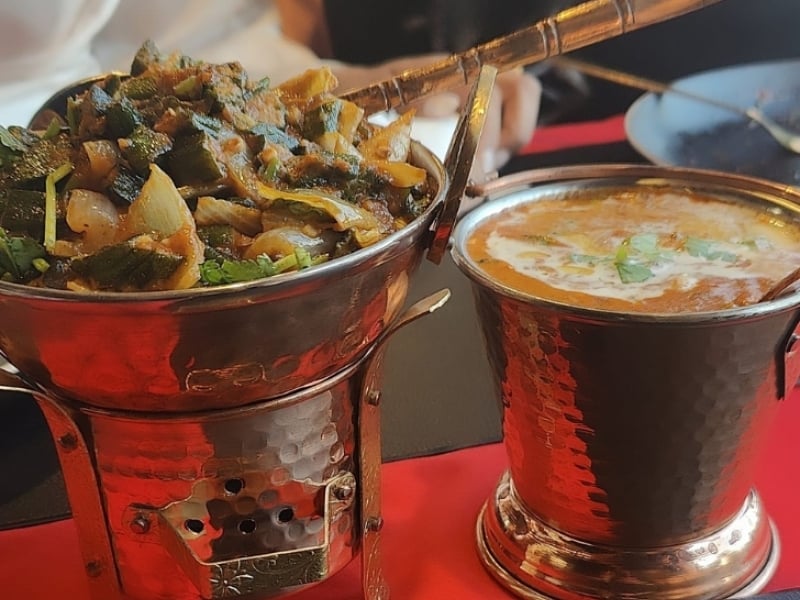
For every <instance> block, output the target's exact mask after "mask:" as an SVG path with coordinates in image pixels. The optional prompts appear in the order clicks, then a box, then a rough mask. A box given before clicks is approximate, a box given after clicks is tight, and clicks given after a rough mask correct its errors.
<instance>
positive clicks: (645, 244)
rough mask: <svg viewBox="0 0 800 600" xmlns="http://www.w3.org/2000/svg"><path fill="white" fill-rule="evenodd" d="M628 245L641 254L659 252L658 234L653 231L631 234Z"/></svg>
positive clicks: (655, 253)
mask: <svg viewBox="0 0 800 600" xmlns="http://www.w3.org/2000/svg"><path fill="white" fill-rule="evenodd" d="M628 245H630V247H631V248H633V249H634V250H636V251H637V252H640V253H641V254H646V255H657V254H659V249H658V236H657V235H656V234H655V233H639V234H636V235H634V236H631V238H630V239H629V241H628Z"/></svg>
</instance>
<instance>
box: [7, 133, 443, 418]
mask: <svg viewBox="0 0 800 600" xmlns="http://www.w3.org/2000/svg"><path fill="white" fill-rule="evenodd" d="M412 153H413V155H412V159H413V161H414V162H415V163H416V164H417V165H418V166H421V167H423V168H425V169H426V170H427V171H428V173H429V174H430V178H431V181H432V184H433V188H434V190H435V198H434V201H433V202H432V204H431V206H430V207H429V208H428V209H427V211H426V212H425V214H424V215H423V216H421V217H420V218H418V219H417V220H415V221H414V222H412V223H411V224H409V225H408V226H407V227H405V228H404V229H403V230H401V231H398V232H396V233H394V234H393V235H391V236H389V237H388V238H386V239H384V240H382V241H381V242H379V243H377V244H375V245H373V246H370V247H368V248H366V249H363V250H361V251H359V252H355V253H353V254H350V255H348V256H345V257H342V258H339V259H337V260H335V261H331V262H329V263H326V264H322V265H319V266H317V267H315V268H314V269H309V270H305V271H300V272H297V273H293V274H287V275H285V276H281V277H276V278H271V279H262V280H258V281H254V282H248V283H242V284H232V285H226V286H220V287H217V288H204V289H195V290H181V291H173V292H147V293H130V294H118V293H100V292H98V293H88V294H75V293H74V292H68V291H60V290H48V289H35V288H31V287H26V286H20V285H15V284H9V283H4V282H0V351H2V353H3V354H4V355H5V356H6V357H7V358H8V360H9V362H11V363H12V364H13V365H14V366H15V367H16V368H17V369H19V370H20V372H21V373H22V375H23V376H24V377H25V378H26V379H27V380H28V381H29V382H32V384H33V385H35V386H36V387H37V388H39V389H43V390H46V391H47V392H48V393H51V394H55V395H57V396H63V397H66V398H73V399H79V400H80V402H85V403H87V404H90V405H92V406H96V407H103V408H112V409H125V410H135V411H151V412H160V411H166V412H180V411H196V410H205V409H211V408H214V409H219V408H225V407H234V406H244V405H245V404H248V403H251V402H257V401H260V400H264V399H267V398H276V397H279V396H281V395H283V394H286V393H288V392H290V391H294V390H296V389H298V388H300V387H303V386H307V385H310V384H312V383H314V382H316V381H321V380H322V379H325V378H326V377H328V376H330V375H332V374H334V373H336V372H338V371H340V370H341V369H342V368H344V367H345V366H347V365H348V364H350V363H352V362H353V361H354V360H355V359H356V358H357V357H358V356H359V355H360V354H363V353H364V351H365V350H366V349H367V348H368V347H369V346H370V345H371V344H372V343H373V342H374V341H375V339H377V337H378V336H379V335H380V334H381V332H382V331H383V330H384V329H385V328H386V327H387V325H388V324H389V323H391V322H392V320H394V319H395V318H396V317H397V315H398V314H399V313H400V310H401V309H402V307H403V303H404V302H405V299H406V294H407V291H408V282H409V277H410V276H411V274H412V272H413V271H414V270H415V269H416V268H417V266H418V265H419V263H420V261H421V259H422V256H423V254H424V252H425V251H426V249H427V246H428V243H429V241H430V237H429V236H430V235H431V231H430V228H431V224H432V222H433V220H434V218H435V216H436V214H437V211H438V210H439V209H440V206H441V201H442V197H443V195H444V193H445V191H446V185H447V183H446V182H447V177H446V175H445V173H444V171H443V167H442V164H441V163H440V161H438V160H437V159H436V158H435V157H434V156H433V155H432V154H431V153H430V151H428V150H427V149H425V148H423V147H422V146H421V145H419V144H414V146H413V150H412Z"/></svg>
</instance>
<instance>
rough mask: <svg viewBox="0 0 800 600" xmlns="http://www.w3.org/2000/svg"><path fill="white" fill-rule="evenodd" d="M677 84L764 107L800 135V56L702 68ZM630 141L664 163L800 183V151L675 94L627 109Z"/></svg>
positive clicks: (650, 97) (744, 105)
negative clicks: (799, 152) (699, 71)
mask: <svg viewBox="0 0 800 600" xmlns="http://www.w3.org/2000/svg"><path fill="white" fill-rule="evenodd" d="M674 85H675V87H678V88H682V89H685V90H688V91H692V92H695V93H697V94H701V95H704V96H709V97H712V98H715V99H718V100H722V101H724V102H727V103H728V104H735V105H737V106H740V107H742V108H747V107H748V106H751V105H753V104H757V105H758V106H760V107H761V108H762V110H763V111H764V112H765V113H767V114H768V115H769V116H771V117H772V118H773V119H775V120H776V121H778V122H780V123H782V124H784V125H787V126H789V127H792V128H793V129H795V130H796V131H798V132H800V60H785V61H777V62H766V63H754V64H749V65H741V66H735V67H727V68H723V69H716V70H713V71H706V72H703V73H698V74H696V75H692V76H690V77H686V78H684V79H680V80H678V81H676V82H674ZM625 131H626V133H627V136H628V140H629V141H630V143H631V145H632V146H633V147H634V148H636V150H637V151H638V152H640V153H641V154H642V155H643V156H644V157H645V158H647V159H648V160H650V161H652V162H654V163H656V164H660V165H675V166H685V167H696V168H703V169H717V170H721V171H730V172H736V173H742V174H747V175H755V176H757V177H763V178H766V179H771V180H774V181H779V182H782V183H788V184H791V185H800V155H798V154H794V153H791V152H789V151H788V150H785V149H784V148H782V147H781V146H779V145H778V144H777V142H775V141H774V140H773V139H772V138H771V137H770V136H769V134H767V133H766V132H765V131H764V130H762V129H761V127H759V126H758V125H756V124H754V123H751V122H750V121H748V120H747V119H746V118H745V117H744V116H740V115H737V114H736V113H733V112H730V111H726V110H723V109H720V108H717V107H715V106H711V105H707V104H702V103H699V102H696V101H694V100H690V99H687V98H684V97H681V96H677V95H675V94H665V95H663V96H662V95H658V94H645V95H644V96H641V97H640V98H639V99H638V100H636V102H634V103H633V104H632V105H631V107H630V108H629V109H628V112H627V115H626V118H625Z"/></svg>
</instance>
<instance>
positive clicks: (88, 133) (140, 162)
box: [0, 42, 431, 292]
mask: <svg viewBox="0 0 800 600" xmlns="http://www.w3.org/2000/svg"><path fill="white" fill-rule="evenodd" d="M336 85H337V81H336V78H335V76H334V75H333V74H332V73H331V72H330V71H329V70H328V69H325V68H323V69H318V70H310V71H307V72H306V73H303V74H301V75H299V76H297V77H296V78H294V79H292V80H289V81H286V82H284V83H282V84H281V85H277V86H272V85H270V82H269V81H268V80H258V81H256V80H250V79H248V76H247V73H246V72H245V71H244V70H243V68H242V67H241V66H240V65H239V64H238V63H229V64H221V65H214V64H207V63H204V62H201V61H196V60H192V59H190V58H188V57H186V56H183V55H181V54H179V53H173V54H169V55H166V54H162V53H160V52H159V50H158V49H157V48H156V47H155V46H154V45H153V44H152V43H150V42H147V43H145V44H144V45H143V46H142V48H141V49H140V50H139V51H138V53H137V54H136V56H135V58H134V60H133V64H132V66H131V72H130V76H129V77H127V76H126V77H119V76H115V75H112V76H109V77H107V78H106V79H105V80H104V81H102V82H101V83H98V84H96V85H93V86H92V87H91V88H90V89H88V90H87V91H86V92H85V93H83V94H81V95H79V96H76V97H74V98H72V99H70V100H69V102H68V106H67V114H66V119H63V120H62V119H54V120H53V121H52V122H51V123H50V125H49V127H47V128H46V129H45V130H44V131H32V130H29V129H27V128H24V127H18V126H10V127H7V128H5V127H3V128H0V273H2V277H3V279H4V280H7V281H12V282H17V283H24V284H29V285H34V286H43V287H52V288H60V289H71V290H75V291H84V290H86V291H90V290H110V291H122V292H124V291H139V290H170V289H185V288H192V287H196V286H214V285H220V284H226V283H235V282H239V281H247V280H252V279H257V278H261V277H268V276H273V275H276V274H280V273H284V272H287V271H295V270H298V269H304V268H309V267H313V266H314V265H317V264H319V263H322V262H325V261H329V260H335V259H336V258H337V257H340V256H342V255H345V254H349V253H351V252H354V251H357V250H359V249H361V248H364V247H366V246H369V245H371V244H374V243H376V242H378V241H379V240H381V239H383V238H385V237H386V236H388V235H390V234H391V233H392V232H395V231H397V230H399V229H400V228H402V227H404V226H405V225H406V224H408V223H409V222H410V221H412V220H413V219H415V218H417V217H418V216H419V215H420V214H421V213H422V212H424V211H425V209H426V208H427V207H428V206H429V204H430V202H431V192H430V189H429V186H430V184H429V181H428V174H427V172H426V171H425V170H423V169H420V168H418V167H416V166H414V165H412V164H410V163H409V162H408V160H409V152H410V147H411V139H410V131H411V118H412V115H411V113H406V114H405V115H403V116H401V117H400V118H398V119H397V120H396V121H395V122H393V123H392V124H390V125H388V126H386V127H383V128H379V127H376V126H374V125H372V124H371V123H369V122H368V121H367V120H366V119H365V118H364V112H363V110H362V109H361V108H359V107H358V106H356V105H355V104H353V103H350V102H347V101H345V100H343V99H341V98H338V97H336V96H335V95H334V93H333V92H334V90H335V87H336Z"/></svg>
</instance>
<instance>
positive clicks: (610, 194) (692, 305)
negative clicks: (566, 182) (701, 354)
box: [467, 186, 800, 313]
mask: <svg viewBox="0 0 800 600" xmlns="http://www.w3.org/2000/svg"><path fill="white" fill-rule="evenodd" d="M467 252H468V254H469V256H470V258H471V259H472V260H473V261H474V262H475V263H476V264H477V265H478V267H479V268H480V269H481V270H483V271H484V272H485V273H486V274H487V275H489V276H490V277H491V278H493V279H494V280H496V281H497V282H499V283H500V284H502V285H504V286H507V287H508V288H511V289H514V290H517V291H519V292H522V293H524V294H528V295H531V296H535V297H538V298H544V299H548V300H553V301H556V302H561V303H566V304H570V305H573V306H582V307H587V308H596V309H602V310H615V311H621V312H645V313H683V312H701V311H712V310H721V309H727V308H733V307H737V306H743V305H748V304H752V303H755V302H758V301H759V299H760V298H761V297H762V296H763V295H764V293H765V292H766V291H767V290H769V288H770V287H771V286H772V285H773V284H775V283H776V282H777V281H779V280H781V279H782V278H783V277H784V276H786V275H787V274H788V273H790V272H792V271H793V270H794V269H796V268H797V267H798V265H800V223H798V221H797V216H796V215H795V216H792V215H791V214H787V213H784V212H783V211H781V210H780V209H777V208H775V209H772V208H770V207H769V206H768V205H766V204H764V205H761V206H757V205H755V204H745V203H742V202H735V201H733V200H732V199H725V198H723V197H719V196H717V195H715V194H711V193H708V194H706V193H703V192H698V191H691V190H677V189H659V188H647V187H646V186H638V187H632V188H618V189H617V188H607V189H596V190H585V191H577V192H573V193H569V194H565V195H564V196H558V197H555V196H553V197H543V198H540V199H538V200H535V201H529V202H525V203H520V204H518V205H515V206H512V207H510V208H508V209H506V210H503V211H500V212H498V213H496V214H494V215H492V216H490V217H488V218H486V219H485V220H484V221H482V222H481V223H480V224H478V225H477V227H476V228H475V229H474V230H473V231H472V232H471V234H470V236H469V239H468V241H467Z"/></svg>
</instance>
